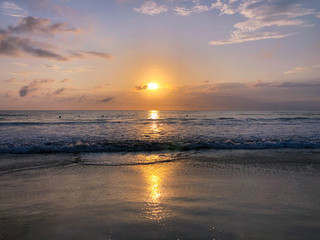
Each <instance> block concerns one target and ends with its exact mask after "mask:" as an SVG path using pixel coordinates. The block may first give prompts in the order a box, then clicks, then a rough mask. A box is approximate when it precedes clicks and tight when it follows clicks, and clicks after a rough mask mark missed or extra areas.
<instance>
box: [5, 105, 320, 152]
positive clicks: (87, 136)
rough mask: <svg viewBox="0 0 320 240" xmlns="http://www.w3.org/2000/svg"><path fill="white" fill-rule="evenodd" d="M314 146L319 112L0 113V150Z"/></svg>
mask: <svg viewBox="0 0 320 240" xmlns="http://www.w3.org/2000/svg"><path fill="white" fill-rule="evenodd" d="M279 148H280V149H282V148H294V149H303V148H313V149H316V148H320V112H308V111H301V112H288V111H283V112H281V111H276V112H271V111H264V112H252V111H250V112H243V111H238V112H236V111H156V110H152V111H0V153H81V152H104V153H108V152H157V151H162V150H165V151H172V152H177V151H180V152H186V151H190V150H210V149H211V150H212V149H279Z"/></svg>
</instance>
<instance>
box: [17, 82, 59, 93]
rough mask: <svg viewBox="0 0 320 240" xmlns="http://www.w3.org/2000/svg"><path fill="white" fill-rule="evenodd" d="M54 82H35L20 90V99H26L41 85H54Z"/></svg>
mask: <svg viewBox="0 0 320 240" xmlns="http://www.w3.org/2000/svg"><path fill="white" fill-rule="evenodd" d="M52 82H54V80H53V79H41V80H33V81H32V82H30V83H29V84H28V85H26V86H23V87H22V88H20V90H19V95H20V97H26V96H27V95H29V94H30V93H32V92H35V91H37V90H38V88H39V87H40V86H41V85H44V84H48V83H52Z"/></svg>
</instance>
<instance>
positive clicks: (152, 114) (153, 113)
mask: <svg viewBox="0 0 320 240" xmlns="http://www.w3.org/2000/svg"><path fill="white" fill-rule="evenodd" d="M149 119H152V120H157V119H159V111H158V110H150V111H149Z"/></svg>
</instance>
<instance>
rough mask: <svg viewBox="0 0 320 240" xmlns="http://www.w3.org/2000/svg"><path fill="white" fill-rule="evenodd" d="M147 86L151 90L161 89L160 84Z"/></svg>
mask: <svg viewBox="0 0 320 240" xmlns="http://www.w3.org/2000/svg"><path fill="white" fill-rule="evenodd" d="M147 86H148V89H149V90H155V89H158V88H159V86H158V84H157V83H153V82H151V83H148V84H147Z"/></svg>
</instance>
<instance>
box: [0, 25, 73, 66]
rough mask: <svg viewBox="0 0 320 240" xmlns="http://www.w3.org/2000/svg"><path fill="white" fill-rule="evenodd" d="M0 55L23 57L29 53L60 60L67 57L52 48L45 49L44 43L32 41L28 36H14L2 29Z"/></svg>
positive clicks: (64, 59)
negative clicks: (3, 31)
mask: <svg viewBox="0 0 320 240" xmlns="http://www.w3.org/2000/svg"><path fill="white" fill-rule="evenodd" d="M0 55H7V56H14V57H22V56H23V55H29V56H34V57H40V58H49V59H54V60H58V61H66V60H67V58H66V57H65V56H63V55H61V54H59V53H55V52H53V51H52V50H49V49H45V48H44V44H41V43H39V42H35V41H32V40H30V39H28V38H21V37H17V36H12V35H10V34H6V33H1V30H0Z"/></svg>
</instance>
